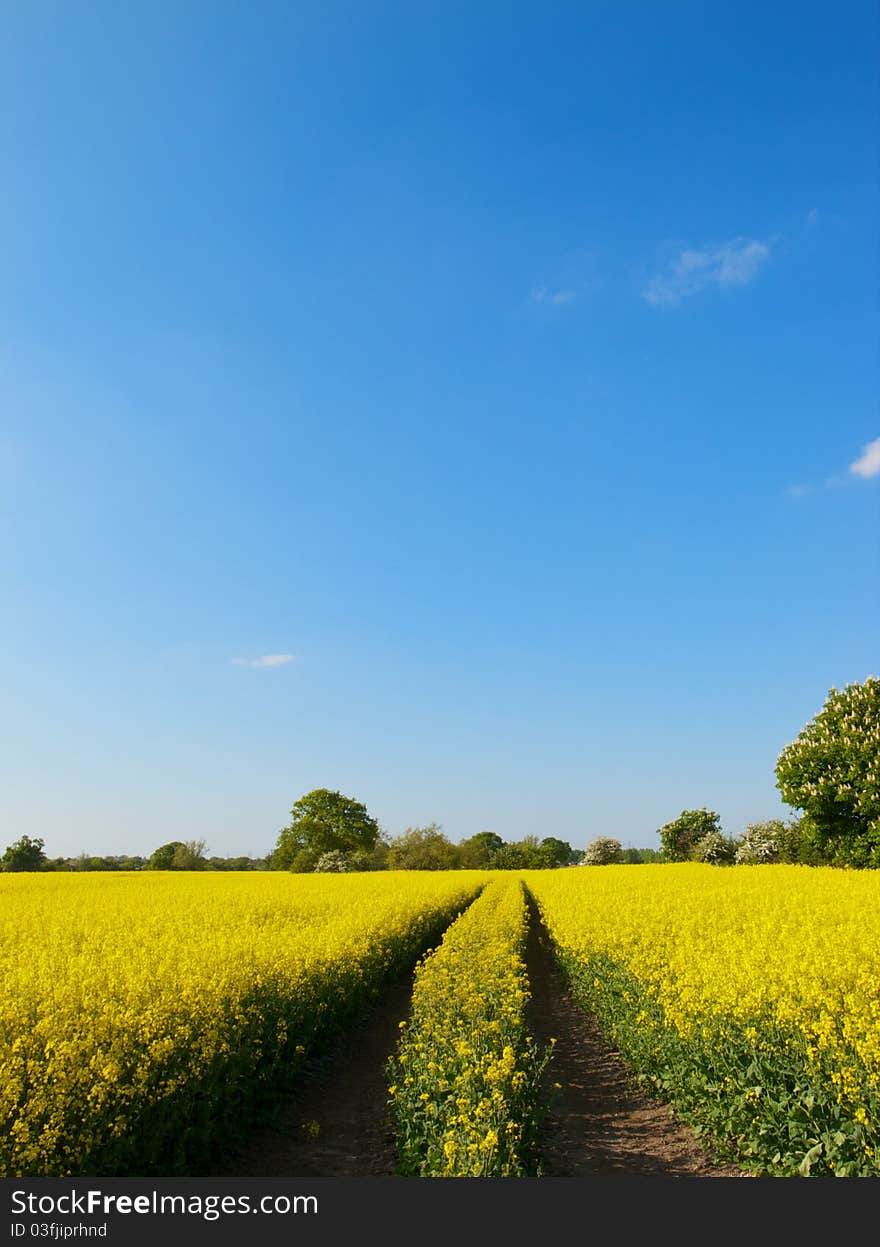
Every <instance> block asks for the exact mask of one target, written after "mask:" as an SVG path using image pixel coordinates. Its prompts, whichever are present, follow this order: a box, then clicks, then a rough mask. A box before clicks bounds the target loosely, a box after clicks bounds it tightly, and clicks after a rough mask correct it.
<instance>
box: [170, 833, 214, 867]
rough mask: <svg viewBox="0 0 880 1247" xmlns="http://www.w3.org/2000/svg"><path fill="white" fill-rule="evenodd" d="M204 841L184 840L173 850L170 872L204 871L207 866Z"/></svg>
mask: <svg viewBox="0 0 880 1247" xmlns="http://www.w3.org/2000/svg"><path fill="white" fill-rule="evenodd" d="M205 847H206V846H205V842H204V840H186V841H184V843H183V844H179V845H178V846H177V848H176V849H175V850H174V856H173V857H172V859H171V866H170V867H169V869H170V870H204V869H205V867H206V866H207V864H208V862H207V858H206V857H205Z"/></svg>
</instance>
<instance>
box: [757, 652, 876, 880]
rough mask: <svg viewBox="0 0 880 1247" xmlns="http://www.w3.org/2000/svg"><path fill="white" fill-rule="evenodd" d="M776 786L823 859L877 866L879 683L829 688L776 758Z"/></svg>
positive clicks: (871, 681) (870, 678)
mask: <svg viewBox="0 0 880 1247" xmlns="http://www.w3.org/2000/svg"><path fill="white" fill-rule="evenodd" d="M776 782H777V786H778V788H779V791H780V792H781V794H782V799H783V801H785V802H787V804H788V805H792V806H795V807H796V808H797V809H801V810H803V811H804V822H805V823H806V824H807V826H808V828H809V830H810V831H811V833H812V836H813V838H814V840H815V842H816V843H817V844H818V845H819V847H820V848H821V850H822V855H823V858H824V859H825V860H826V861H828V862H830V863H831V864H832V865H835V866H873V867H880V679H877V678H875V677H874V676H868V678H867V679H866V680H865V681H864V683H861V684H859V683H854V684H847V686H846V687H845V688H844V689H836V688H832V689H830V690H829V693H828V697H827V698H826V700H825V705H824V706H823V707H822V709H821V710H820V711H819V713H818V714H817V715H816V717H815V719H813V720H812V721H811V722H810V723H808V724H807V726H806V727H805V728H804V729H803V731H802V732H801V733H800V735H799V736H798V738H797V740H795V741H793V742H792V743H791V744H790V745H788V746H786V748H785V749H783V751H782V753H781V754H780V755H779V759H778V761H777V763H776Z"/></svg>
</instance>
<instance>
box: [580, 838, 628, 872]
mask: <svg viewBox="0 0 880 1247" xmlns="http://www.w3.org/2000/svg"><path fill="white" fill-rule="evenodd" d="M622 860H623V848H622V846H621V843H620V841H619V840H615V839H614V838H613V837H612V836H597V837H596V838H595V840H591V841H590V843H589V844H588V845H587V847H586V848H585V849H584V855H583V857H582V858H581V865H582V866H614V865H616V864H619V863H620V862H621V861H622Z"/></svg>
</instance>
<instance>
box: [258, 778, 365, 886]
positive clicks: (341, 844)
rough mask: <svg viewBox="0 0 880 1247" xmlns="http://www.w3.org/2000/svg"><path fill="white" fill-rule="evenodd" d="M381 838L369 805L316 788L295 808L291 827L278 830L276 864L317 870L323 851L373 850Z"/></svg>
mask: <svg viewBox="0 0 880 1247" xmlns="http://www.w3.org/2000/svg"><path fill="white" fill-rule="evenodd" d="M378 839H379V824H378V823H377V822H376V820H375V818H373V817H372V816H371V815H370V814H368V813H367V807H366V806H365V805H362V804H361V802H360V801H355V800H354V799H353V798H352V797H344V796H343V795H342V793H341V792H331V791H330V790H329V789H328V788H316V789H315V790H314V791H313V792H308V793H306V795H305V796H304V797H300V799H299V801H297V802H296V803H295V805H294V806H293V808H292V809H291V811H290V824H289V826H287V827H284V828H282V830H281V831H280V832H279V833H278V843H277V844H276V846H275V852H274V853H273V854H272V866H273V868H274V869H275V870H297V871H302V870H313V869H314V866H315V863H316V862H317V860H318V858H319V857H320V856H321V854H322V853H333V852H340V853H364V852H366V853H369V851H370V850H371V849H373V848H375V846H376V842H377V841H378Z"/></svg>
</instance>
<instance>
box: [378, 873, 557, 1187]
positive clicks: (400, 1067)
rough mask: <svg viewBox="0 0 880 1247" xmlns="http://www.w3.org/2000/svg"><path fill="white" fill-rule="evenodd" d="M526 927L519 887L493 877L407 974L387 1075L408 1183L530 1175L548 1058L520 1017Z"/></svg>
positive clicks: (525, 991) (526, 994)
mask: <svg viewBox="0 0 880 1247" xmlns="http://www.w3.org/2000/svg"><path fill="white" fill-rule="evenodd" d="M528 918H529V914H528V907H527V903H526V897H525V893H524V891H523V887H522V884H521V883H520V881H519V879H518V878H516V877H515V876H496V877H495V878H494V880H493V882H491V883H490V884H489V885H488V887H487V888H486V890H485V891H484V892H483V893H482V894H481V895H480V897H479V898H478V899H477V900H476V901H474V903H473V904H472V905H471V907H470V908H469V909H467V910H466V911H465V912H464V913H463V914H462V915H461V917H460V918H458V919H457V921H456V922H454V923H453V924H452V926H451V927H450V928H449V930H448V931H447V932H446V934H445V935H444V937H443V941H442V943H441V944H440V945H439V947H438V948H436V949H435V950H434V951H433V952H431V953H430V954H429V955H428V956H427V957H426V958H425V959H424V960H423V961H422V962H421V963H420V964H419V966H418V968H417V970H416V977H415V983H414V988H413V1000H412V1013H411V1017H410V1020H409V1022H408V1023H406V1024H404V1026H403V1027H402V1029H401V1034H400V1039H399V1045H398V1051H397V1054H396V1055H395V1057H393V1058H392V1060H391V1061H390V1062H389V1069H388V1073H389V1079H390V1082H391V1085H390V1086H389V1089H388V1093H389V1096H390V1106H391V1115H392V1121H393V1123H394V1127H395V1134H396V1140H397V1150H398V1156H399V1158H400V1169H401V1171H402V1172H403V1173H405V1174H409V1175H417V1176H420V1177H516V1176H521V1175H524V1174H527V1173H529V1172H534V1170H535V1167H536V1159H535V1152H534V1149H535V1133H536V1127H537V1120H538V1086H539V1080H540V1076H541V1073H542V1071H543V1068H544V1065H545V1064H546V1060H547V1057H546V1054H543V1053H541V1052H540V1051H539V1049H538V1046H537V1045H536V1044H535V1042H534V1041H533V1039H532V1038H531V1036H530V1035H529V1034H528V1030H527V1027H526V1020H525V1006H526V1002H527V1001H528V999H529V991H528V983H527V978H526V969H525V964H524V961H523V955H524V951H525V942H526V934H527V930H528Z"/></svg>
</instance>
